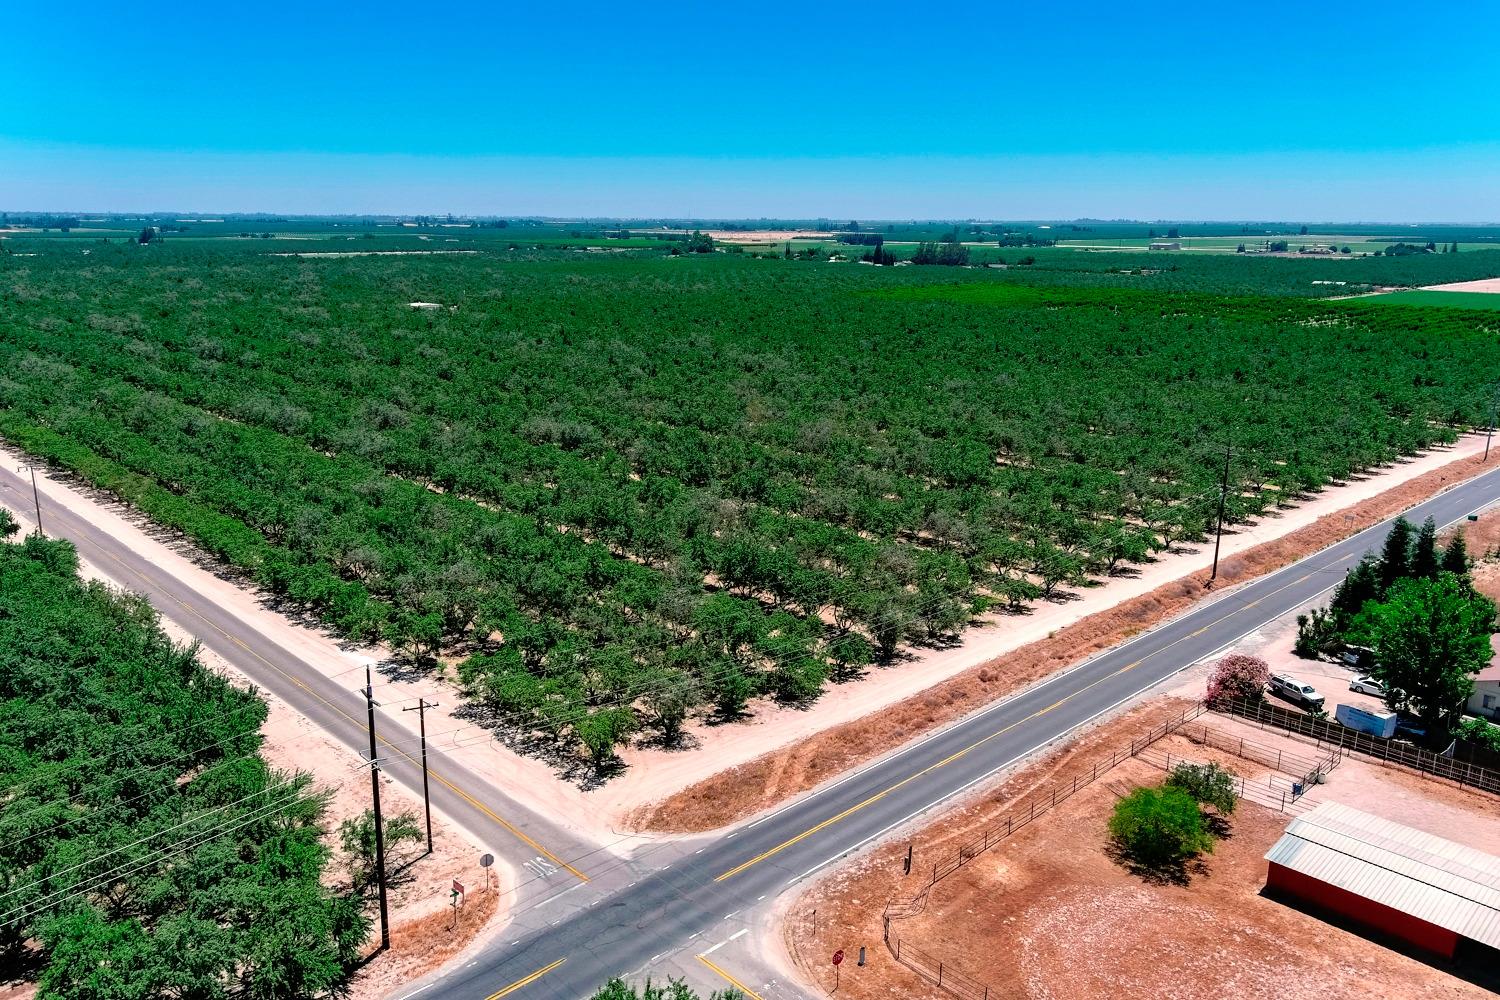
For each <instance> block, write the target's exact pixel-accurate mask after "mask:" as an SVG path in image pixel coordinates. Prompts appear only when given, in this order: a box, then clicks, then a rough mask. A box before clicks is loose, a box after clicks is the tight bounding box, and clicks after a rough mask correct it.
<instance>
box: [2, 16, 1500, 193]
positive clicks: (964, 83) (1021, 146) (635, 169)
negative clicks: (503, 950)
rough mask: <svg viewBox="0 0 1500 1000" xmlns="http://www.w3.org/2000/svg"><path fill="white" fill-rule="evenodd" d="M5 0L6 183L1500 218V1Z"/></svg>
mask: <svg viewBox="0 0 1500 1000" xmlns="http://www.w3.org/2000/svg"><path fill="white" fill-rule="evenodd" d="M1034 6H1036V7H1037V8H1038V9H1036V10H1028V9H1025V8H1024V7H1023V6H1022V5H1011V4H1005V5H1000V4H962V5H950V7H949V9H946V10H942V11H939V10H936V9H934V8H931V7H929V6H928V5H923V4H917V3H911V2H903V3H890V4H886V3H879V2H875V3H864V4H857V5H851V4H834V3H803V4H795V5H779V6H778V5H765V4H710V3H704V4H676V3H656V4H651V5H644V4H636V5H632V4H620V3H615V4H592V3H575V4H572V5H541V4H529V5H525V6H522V5H506V4H495V3H489V4H479V3H474V4H469V3H429V4H411V3H403V4H394V3H386V2H383V0H371V2H366V3H361V4H350V3H338V2H323V3H296V4H290V3H282V2H280V0H267V2H263V3H256V4H249V3H244V4H238V3H231V2H225V3H213V4H204V3H193V4H186V3H176V2H156V3H152V4H148V5H144V6H142V5H122V4H119V3H110V4H103V3H95V2H92V0H83V2H73V3H69V2H68V0H59V2H58V3H56V4H36V3H32V4H24V3H23V4H10V5H6V9H5V10H4V11H3V12H0V36H3V37H5V38H7V39H9V40H10V41H11V44H9V45H8V46H7V56H6V61H5V65H4V75H5V84H4V87H3V89H0V205H3V206H4V207H7V208H12V209H18V208H29V209H79V210H109V209H120V210H127V209H173V210H177V209H181V210H203V211H237V210H240V211H253V210H266V211H294V212H313V211H326V212H358V211H387V212H423V211H452V212H455V213H461V212H482V213H515V214H521V213H528V214H529V213H541V214H554V215H582V214H619V215H658V214H682V215H686V214H697V215H705V216H706V215H730V216H762V215H770V216H775V215H782V216H791V215H829V216H841V215H856V216H860V217H865V218H871V217H892V218H904V217H931V216H947V217H1006V218H1025V217H1044V216H1045V217H1072V216H1081V215H1089V216H1105V217H1119V216H1135V217H1146V218H1288V219H1294V218H1295V219H1309V220H1326V219H1349V220H1352V219H1368V220H1423V221H1431V220H1449V221H1500V180H1497V178H1500V100H1497V98H1500V74H1497V73H1496V68H1495V65H1494V56H1493V46H1494V44H1495V40H1496V39H1497V38H1500V4H1497V3H1494V2H1487V3H1484V4H1465V5H1463V10H1462V12H1461V13H1459V12H1455V13H1454V14H1453V15H1452V16H1448V15H1446V14H1443V13H1442V12H1440V11H1439V12H1435V13H1434V15H1428V14H1427V13H1426V12H1425V11H1424V10H1422V9H1419V8H1417V7H1413V6H1412V5H1411V4H1410V3H1409V2H1407V3H1401V4H1394V3H1393V4H1386V3H1384V2H1374V3H1368V2H1367V3H1362V4H1360V5H1358V6H1357V7H1350V6H1346V5H1326V4H1320V5H1312V4H1305V3H1298V4H1278V3H1261V4H1255V5H1249V4H1246V5H1243V6H1242V7H1241V6H1240V5H1228V4H1213V3H1201V2H1200V3H1193V4H1177V3H1172V2H1159V3H1155V4H1146V5H1141V4H1122V3H1118V2H1112V3H1107V4H1104V3H1101V4H1092V3H1069V4H1054V5H1034Z"/></svg>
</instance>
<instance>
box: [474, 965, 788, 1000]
mask: <svg viewBox="0 0 1500 1000" xmlns="http://www.w3.org/2000/svg"><path fill="white" fill-rule="evenodd" d="M698 961H700V962H702V963H703V964H704V965H706V966H708V967H709V968H710V969H713V970H714V971H715V972H717V973H718V974H719V976H720V977H721V978H722V979H723V980H724V981H725V982H726V983H728V984H729V985H730V986H733V987H734V988H735V989H737V990H739V991H740V992H741V993H743V994H745V996H747V997H749V998H750V1000H763V998H762V997H761V995H760V994H759V993H757V992H755V991H754V990H752V989H751V988H750V987H748V986H746V985H745V984H744V983H742V982H740V981H739V980H738V979H736V978H734V977H733V976H731V975H730V974H729V973H727V972H725V971H724V970H723V969H722V968H721V967H720V966H718V965H715V964H714V961H713V959H711V958H709V957H708V956H707V955H699V956H698ZM489 1000H495V998H494V997H490V998H489Z"/></svg>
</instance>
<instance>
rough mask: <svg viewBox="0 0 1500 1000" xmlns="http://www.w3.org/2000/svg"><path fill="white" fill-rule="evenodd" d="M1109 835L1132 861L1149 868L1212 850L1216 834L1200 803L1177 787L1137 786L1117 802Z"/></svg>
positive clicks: (1170, 863) (1163, 865) (1177, 861)
mask: <svg viewBox="0 0 1500 1000" xmlns="http://www.w3.org/2000/svg"><path fill="white" fill-rule="evenodd" d="M1109 835H1110V837H1111V838H1112V839H1113V840H1114V842H1115V844H1116V845H1117V846H1118V847H1119V849H1120V850H1121V852H1122V853H1123V854H1124V855H1125V856H1126V857H1127V858H1129V859H1130V860H1131V861H1134V862H1135V863H1137V864H1139V865H1141V866H1142V867H1144V868H1148V869H1159V868H1163V867H1166V866H1170V865H1176V864H1180V863H1181V862H1183V861H1184V860H1186V859H1188V858H1191V857H1193V856H1195V855H1198V854H1202V853H1205V852H1208V851H1212V850H1213V847H1214V838H1213V835H1212V834H1210V833H1209V832H1208V828H1207V825H1206V824H1205V823H1204V821H1203V813H1202V812H1201V811H1199V809H1198V803H1197V801H1196V800H1194V798H1193V797H1192V796H1191V795H1189V794H1187V793H1186V792H1184V791H1181V790H1180V789H1176V788H1137V789H1136V790H1135V791H1133V792H1131V793H1130V794H1129V795H1127V796H1126V797H1125V798H1123V799H1121V800H1120V801H1119V802H1117V803H1116V804H1115V811H1114V814H1113V815H1112V816H1110V818H1109Z"/></svg>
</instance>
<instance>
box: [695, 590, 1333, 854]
mask: <svg viewBox="0 0 1500 1000" xmlns="http://www.w3.org/2000/svg"><path fill="white" fill-rule="evenodd" d="M1311 575H1312V574H1311V573H1309V574H1307V576H1303V577H1299V578H1298V579H1296V580H1293V581H1292V582H1291V583H1288V584H1286V585H1285V586H1282V587H1278V588H1276V589H1275V590H1273V591H1271V592H1270V593H1269V594H1266V595H1265V596H1264V597H1262V598H1261V600H1265V599H1266V598H1267V597H1274V596H1276V595H1277V594H1279V593H1281V592H1282V591H1283V590H1286V589H1287V588H1288V587H1294V586H1296V585H1297V584H1299V583H1301V582H1302V581H1303V580H1306V579H1307V577H1308V576H1311ZM1257 603H1258V602H1257ZM1244 607H1246V606H1245V605H1242V606H1240V607H1237V608H1235V609H1234V610H1233V611H1230V612H1229V613H1228V614H1226V615H1223V616H1221V617H1219V618H1216V619H1215V620H1214V621H1212V622H1209V623H1208V624H1207V625H1205V626H1203V628H1201V629H1199V630H1198V631H1197V632H1194V633H1192V635H1184V636H1179V637H1178V638H1176V639H1173V640H1172V641H1171V642H1169V643H1167V644H1166V645H1165V646H1163V647H1161V648H1160V649H1157V650H1153V651H1152V652H1150V653H1147V654H1146V655H1145V656H1143V657H1141V658H1140V659H1139V660H1136V661H1135V662H1133V663H1128V664H1126V665H1125V666H1123V667H1121V668H1120V669H1118V670H1116V671H1114V672H1113V673H1109V674H1105V675H1104V676H1103V677H1100V678H1098V679H1096V680H1093V681H1090V682H1089V683H1088V684H1085V685H1084V686H1083V687H1081V688H1079V689H1078V690H1077V691H1074V692H1073V693H1072V694H1070V695H1067V696H1065V697H1062V698H1059V699H1058V700H1057V701H1054V702H1053V703H1052V704H1050V705H1048V706H1047V707H1046V708H1043V709H1039V710H1037V711H1035V712H1033V713H1031V714H1030V715H1028V716H1026V717H1025V718H1023V719H1019V720H1017V721H1015V722H1012V723H1011V724H1010V725H1008V726H1006V727H1005V728H1004V729H1000V730H997V731H995V732H993V733H990V734H989V735H988V736H986V737H984V738H982V739H980V740H977V741H976V742H974V743H971V744H970V745H969V746H966V747H964V748H963V749H962V750H960V751H958V752H957V753H954V754H950V755H949V756H947V757H944V758H943V759H942V760H940V761H938V762H937V763H936V764H929V765H928V766H927V767H924V768H923V769H922V770H920V771H918V772H916V773H915V774H911V775H908V776H907V777H905V778H902V779H901V780H900V781H898V782H896V783H895V784H894V785H892V786H890V787H889V788H886V789H884V790H882V791H879V792H876V793H875V794H874V795H871V796H870V797H869V798H867V799H865V800H864V801H863V802H856V803H855V804H854V805H852V806H850V807H849V808H848V809H845V810H844V811H843V812H841V813H839V814H838V815H837V816H830V817H829V818H828V819H825V820H823V821H822V822H821V823H819V824H817V825H816V826H813V827H809V828H808V829H806V830H803V831H802V832H801V833H799V834H797V835H796V836H795V837H792V838H791V839H789V840H785V841H782V842H781V843H779V844H777V845H776V846H775V847H773V848H771V849H770V850H768V851H764V852H762V853H760V854H757V855H756V856H755V857H753V858H751V859H750V860H749V861H746V862H744V863H742V864H739V865H736V866H735V867H733V868H731V869H729V870H728V871H727V872H724V873H723V874H722V875H719V876H717V877H716V878H715V879H714V881H715V882H722V881H724V880H725V879H728V878H733V877H734V876H736V875H738V874H739V873H740V872H742V871H744V870H745V869H747V868H750V867H751V866H753V865H758V864H760V863H761V862H762V861H764V860H766V859H767V858H770V857H774V856H775V855H777V854H780V853H781V852H782V851H784V850H786V849H787V848H788V847H792V846H794V845H796V844H799V843H801V842H802V841H804V840H806V839H807V838H808V837H811V836H812V835H813V834H816V833H818V832H820V831H822V830H826V829H828V828H829V827H830V826H833V825H834V824H835V823H838V822H839V821H841V820H844V819H847V818H849V817H850V816H852V815H854V814H855V813H857V812H859V811H860V810H862V809H865V808H868V807H869V806H872V805H874V804H875V803H876V802H879V801H880V800H881V799H883V798H885V797H886V796H887V795H890V794H891V793H892V792H895V791H897V790H899V789H901V788H903V787H905V786H906V785H909V784H911V783H912V782H913V781H916V780H917V779H918V778H920V777H922V776H923V775H926V774H930V773H931V772H933V771H936V770H937V769H938V768H940V767H945V766H946V765H948V764H951V763H952V762H953V761H955V760H958V759H959V758H960V757H962V756H964V755H965V754H967V753H969V752H970V751H972V750H976V749H978V748H979V747H982V746H984V745H985V744H986V743H988V742H990V741H991V740H993V739H997V738H999V737H1001V736H1004V735H1005V734H1006V733H1008V732H1010V731H1011V730H1012V729H1015V728H1016V727H1017V726H1019V725H1022V724H1024V723H1027V722H1030V721H1031V720H1032V719H1035V718H1038V717H1040V716H1043V715H1046V714H1047V713H1048V712H1051V711H1052V710H1054V709H1056V708H1060V707H1061V706H1063V705H1065V704H1067V703H1068V702H1069V701H1072V700H1073V699H1074V698H1076V697H1078V696H1079V695H1081V694H1083V693H1084V692H1086V691H1088V690H1089V689H1090V688H1093V687H1095V686H1097V685H1099V684H1102V683H1104V682H1105V681H1107V680H1109V679H1110V678H1112V677H1115V676H1117V675H1119V674H1123V673H1124V672H1125V671H1127V670H1130V669H1132V668H1134V667H1137V666H1140V665H1141V664H1142V663H1144V662H1145V661H1146V660H1149V659H1150V658H1151V657H1153V656H1155V655H1156V654H1157V653H1164V652H1166V651H1167V650H1169V649H1171V648H1172V647H1173V646H1175V645H1177V644H1178V643H1179V642H1183V641H1185V640H1187V639H1189V638H1192V636H1196V635H1201V634H1203V633H1204V632H1207V631H1208V630H1209V629H1211V628H1213V627H1214V626H1215V625H1218V624H1220V623H1221V622H1225V621H1228V620H1229V619H1230V618H1232V617H1234V616H1235V615H1237V614H1239V612H1240V611H1242V610H1244Z"/></svg>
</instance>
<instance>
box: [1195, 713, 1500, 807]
mask: <svg viewBox="0 0 1500 1000" xmlns="http://www.w3.org/2000/svg"><path fill="white" fill-rule="evenodd" d="M1214 709H1215V711H1221V712H1224V713H1226V714H1229V715H1235V716H1238V717H1239V718H1242V719H1246V720H1248V721H1250V722H1253V723H1255V724H1256V725H1258V726H1260V728H1262V729H1267V728H1271V729H1279V730H1282V731H1283V732H1288V733H1293V734H1295V735H1298V736H1302V737H1305V738H1308V739H1311V740H1313V742H1314V744H1315V745H1316V746H1318V747H1319V748H1322V747H1324V746H1327V747H1333V748H1337V749H1338V750H1339V751H1340V752H1342V753H1358V754H1362V755H1363V756H1366V757H1373V758H1375V759H1376V760H1380V761H1384V762H1385V763H1388V764H1397V765H1399V766H1401V767H1408V768H1411V769H1412V770H1415V771H1420V772H1421V773H1423V774H1430V775H1432V776H1434V777H1437V778H1444V779H1446V780H1448V781H1452V782H1454V783H1456V784H1459V785H1462V786H1464V787H1466V788H1478V789H1480V790H1482V791H1486V792H1493V793H1495V794H1497V795H1500V771H1497V770H1494V769H1492V768H1487V767H1481V766H1480V765H1478V764H1474V763H1472V762H1469V761H1459V760H1454V759H1452V758H1451V757H1445V756H1443V755H1441V754H1435V753H1432V752H1431V751H1430V750H1423V749H1421V748H1420V747H1414V746H1410V745H1408V744H1406V743H1397V742H1396V741H1394V740H1387V739H1381V738H1380V737H1378V736H1371V735H1370V734H1369V733H1362V732H1360V731H1359V730H1357V729H1350V728H1349V727H1348V726H1344V725H1340V724H1339V723H1337V722H1334V721H1332V720H1330V719H1317V718H1314V717H1312V716H1310V715H1303V714H1302V713H1301V712H1294V711H1292V710H1291V709H1287V708H1281V707H1280V706H1278V705H1270V704H1267V703H1265V702H1249V701H1240V700H1231V701H1225V702H1223V703H1222V704H1216V705H1215V706H1214Z"/></svg>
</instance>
